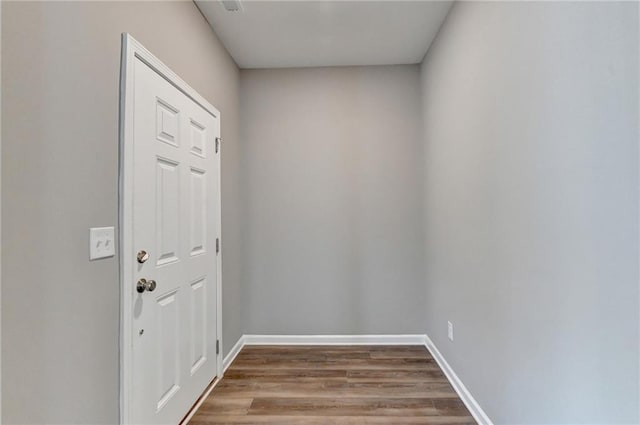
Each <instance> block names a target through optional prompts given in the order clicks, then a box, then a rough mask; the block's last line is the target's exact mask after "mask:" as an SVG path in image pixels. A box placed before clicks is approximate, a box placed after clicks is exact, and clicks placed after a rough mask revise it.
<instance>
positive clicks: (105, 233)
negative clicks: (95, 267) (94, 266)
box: [89, 227, 116, 260]
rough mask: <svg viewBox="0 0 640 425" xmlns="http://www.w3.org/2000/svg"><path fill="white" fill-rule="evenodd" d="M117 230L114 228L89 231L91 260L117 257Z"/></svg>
mask: <svg viewBox="0 0 640 425" xmlns="http://www.w3.org/2000/svg"><path fill="white" fill-rule="evenodd" d="M115 245H116V241H115V230H114V228H113V227H93V228H91V229H89V260H98V259H100V258H108V257H113V256H114V255H116V247H115Z"/></svg>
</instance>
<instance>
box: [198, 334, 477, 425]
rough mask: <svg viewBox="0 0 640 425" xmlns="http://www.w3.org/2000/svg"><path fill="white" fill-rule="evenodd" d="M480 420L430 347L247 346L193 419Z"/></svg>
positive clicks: (202, 423) (304, 424)
mask: <svg viewBox="0 0 640 425" xmlns="http://www.w3.org/2000/svg"><path fill="white" fill-rule="evenodd" d="M238 423H242V424H278V425H288V424H300V425H310V424H314V425H316V424H348V425H355V424H358V425H359V424H382V423H384V424H475V421H474V420H473V418H472V417H471V415H470V414H469V411H468V410H467V409H466V407H465V406H464V404H463V403H462V401H461V400H460V399H459V398H458V396H457V394H456V393H455V391H454V390H453V388H452V387H451V385H450V384H449V382H448V381H447V379H446V378H445V376H444V374H443V373H442V371H441V370H440V368H439V367H438V365H437V364H436V362H435V360H434V359H433V358H432V357H431V355H430V354H429V352H428V351H427V350H426V349H425V348H424V347H419V346H349V347H346V346H344V347H343V346H313V347H310V346H304V347H299V346H286V347H284V346H248V347H245V348H243V350H242V351H241V352H240V354H239V355H238V357H237V358H236V359H235V361H234V362H233V364H232V365H231V367H230V368H229V369H228V370H227V372H226V373H225V375H224V377H223V378H222V381H221V382H220V383H219V384H218V386H217V387H216V388H215V389H214V390H213V392H212V393H211V395H210V396H209V397H208V398H207V400H205V402H204V403H203V405H202V406H201V407H200V409H199V410H198V412H197V413H196V414H195V416H194V417H193V419H192V420H191V422H190V424H191V425H206V424H238Z"/></svg>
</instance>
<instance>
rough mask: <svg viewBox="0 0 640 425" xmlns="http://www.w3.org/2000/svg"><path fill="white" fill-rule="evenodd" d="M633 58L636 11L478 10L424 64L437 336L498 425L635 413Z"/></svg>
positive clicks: (459, 7)
mask: <svg viewBox="0 0 640 425" xmlns="http://www.w3.org/2000/svg"><path fill="white" fill-rule="evenodd" d="M638 47H639V46H638V5H637V3H614V2H606V3H589V2H575V3H572V2H567V3H565V2H541V3H524V2H509V3H505V2H495V3H493V2H487V3H485V2H469V3H457V4H456V5H455V6H454V7H453V9H452V11H451V14H450V15H449V17H448V19H447V21H446V22H445V24H444V26H443V28H442V29H441V31H440V33H439V35H438V38H437V39H436V41H435V44H434V45H432V47H431V49H430V51H429V53H428V55H427V56H426V58H425V61H424V64H423V65H422V88H423V102H424V112H423V114H424V131H425V134H424V146H425V178H424V181H425V187H424V197H425V219H426V257H425V261H426V268H427V293H426V296H427V298H426V300H427V302H426V304H425V305H424V310H425V311H426V314H427V321H426V324H427V331H428V334H429V335H430V336H431V338H432V339H433V340H434V342H435V344H436V345H437V346H438V348H439V349H440V351H442V353H443V354H444V356H445V357H446V358H447V360H448V361H449V363H450V364H451V365H452V366H453V368H454V370H456V372H457V373H458V375H459V376H460V377H461V378H462V380H463V381H464V382H465V384H466V385H467V387H468V388H469V390H470V391H471V392H472V393H473V394H474V396H475V397H476V399H477V400H478V401H479V402H480V404H481V405H482V406H483V407H484V409H485V410H486V412H487V413H488V414H489V416H490V417H491V418H492V419H493V420H494V422H495V423H500V424H524V423H530V424H542V423H553V424H558V423H615V422H628V423H637V422H638V420H639V419H640V418H638V382H639V379H638V378H639V377H638V358H639V355H640V353H639V352H638V342H639V341H638V311H639V308H638V307H639V306H638V71H639V69H638ZM447 320H451V321H452V322H453V324H454V329H455V332H454V335H455V340H454V342H453V343H451V342H449V341H448V340H447V337H446V329H447Z"/></svg>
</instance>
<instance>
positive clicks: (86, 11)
mask: <svg viewBox="0 0 640 425" xmlns="http://www.w3.org/2000/svg"><path fill="white" fill-rule="evenodd" d="M125 31H126V32H130V33H131V34H132V35H133V36H134V37H136V38H137V39H138V40H139V41H140V42H141V43H142V44H144V45H145V46H146V47H147V48H148V49H149V50H150V51H151V52H152V53H154V54H155V55H156V56H157V57H159V58H160V59H161V60H162V61H164V62H165V63H166V64H167V65H168V66H169V67H171V68H172V69H173V70H174V71H175V72H176V73H178V74H179V75H180V76H181V77H182V78H183V79H184V80H186V81H187V82H188V83H189V84H190V85H192V86H193V87H194V88H195V89H196V90H198V91H199V92H200V94H202V95H203V96H204V97H205V98H207V100H209V101H210V102H211V103H213V104H214V105H215V106H216V107H217V108H218V109H220V111H221V113H222V137H223V138H224V146H223V164H222V185H223V186H222V197H223V226H224V229H225V235H224V237H225V238H224V242H225V244H224V261H223V267H224V269H223V270H224V272H223V277H224V288H223V303H224V305H225V309H224V342H225V347H224V349H225V352H226V351H228V350H229V348H230V347H231V345H232V344H233V343H235V342H236V341H237V339H238V337H239V335H240V334H241V323H240V322H239V314H240V312H241V309H240V308H239V306H240V301H239V298H238V297H239V287H238V284H239V279H240V274H239V261H240V256H239V239H240V238H239V236H238V233H239V229H240V227H239V222H238V207H239V195H238V182H239V178H238V173H239V167H238V162H239V156H238V125H239V119H238V113H239V105H238V94H239V72H238V69H237V67H236V65H235V63H234V62H233V60H232V59H231V58H230V56H229V55H228V54H227V52H226V51H225V49H224V48H223V47H222V45H221V44H220V43H219V42H218V40H217V38H216V37H215V35H214V34H213V32H212V31H211V28H210V27H209V26H208V24H207V23H206V21H205V20H204V18H203V17H202V16H201V15H200V13H199V11H198V10H197V8H196V7H195V6H194V4H193V3H192V2H190V1H184V2H146V3H145V2H140V3H137V2H108V3H106V2H105V3H102V2H100V3H93V2H85V3H80V2H74V3H57V2H56V3H31V2H27V3H7V2H4V1H3V2H2V89H3V93H2V106H3V109H2V124H3V125H2V141H3V144H2V196H3V199H2V230H3V232H2V248H3V249H2V253H3V269H2V284H3V287H2V327H3V328H2V338H3V341H2V388H3V390H4V391H3V406H2V407H3V409H2V414H3V417H2V419H3V423H6V424H12V423H64V424H70V423H78V424H93V423H116V422H117V421H118V375H119V372H118V330H119V324H118V320H119V311H118V308H119V292H118V289H119V288H118V285H119V283H118V265H117V264H118V259H117V258H112V259H107V260H101V261H95V262H89V261H88V240H87V239H88V228H89V227H93V226H108V225H115V224H116V221H117V214H118V200H117V183H118V87H119V86H118V81H119V71H120V33H121V32H125Z"/></svg>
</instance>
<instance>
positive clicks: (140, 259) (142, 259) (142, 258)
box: [136, 249, 149, 264]
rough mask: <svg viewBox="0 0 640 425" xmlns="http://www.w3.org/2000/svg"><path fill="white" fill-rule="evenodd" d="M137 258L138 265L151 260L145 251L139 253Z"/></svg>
mask: <svg viewBox="0 0 640 425" xmlns="http://www.w3.org/2000/svg"><path fill="white" fill-rule="evenodd" d="M136 258H137V259H138V263H140V264H142V263H144V262H145V261H147V260H148V259H149V253H148V252H147V251H145V250H144V249H143V250H141V251H138V255H137V256H136Z"/></svg>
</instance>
